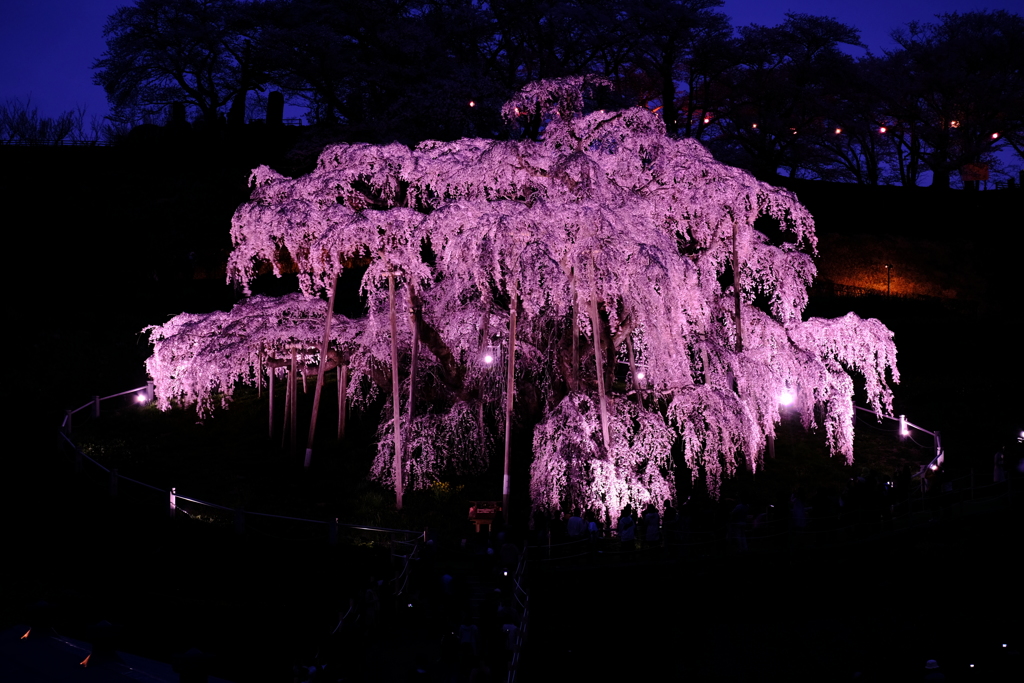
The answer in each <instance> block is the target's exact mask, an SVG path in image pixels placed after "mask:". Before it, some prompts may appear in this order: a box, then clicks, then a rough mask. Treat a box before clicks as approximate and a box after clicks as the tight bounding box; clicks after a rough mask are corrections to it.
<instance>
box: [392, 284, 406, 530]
mask: <svg viewBox="0 0 1024 683" xmlns="http://www.w3.org/2000/svg"><path fill="white" fill-rule="evenodd" d="M388 306H389V314H390V318H391V402H392V404H394V405H393V407H394V410H393V416H394V417H393V419H394V424H393V425H392V431H393V433H394V440H395V462H394V465H393V468H394V474H395V507H397V508H398V509H399V510H401V509H402V489H403V482H402V474H403V473H402V424H401V422H402V407H401V405H400V401H399V386H398V324H397V323H396V322H395V274H394V273H390V274H389V275H388Z"/></svg>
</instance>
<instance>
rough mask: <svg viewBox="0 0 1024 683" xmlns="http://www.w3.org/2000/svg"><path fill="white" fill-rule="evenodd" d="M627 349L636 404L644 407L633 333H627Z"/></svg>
mask: <svg viewBox="0 0 1024 683" xmlns="http://www.w3.org/2000/svg"><path fill="white" fill-rule="evenodd" d="M626 351H627V352H628V353H629V374H630V375H631V376H632V377H633V391H634V392H635V393H636V404H637V405H638V406H640V407H641V408H643V407H644V396H643V394H641V393H640V378H639V377H637V372H636V356H635V355H634V354H633V335H632V334H628V335H626Z"/></svg>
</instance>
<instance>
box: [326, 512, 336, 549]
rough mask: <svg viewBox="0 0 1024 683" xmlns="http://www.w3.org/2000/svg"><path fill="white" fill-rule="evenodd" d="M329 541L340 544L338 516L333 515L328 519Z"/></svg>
mask: <svg viewBox="0 0 1024 683" xmlns="http://www.w3.org/2000/svg"><path fill="white" fill-rule="evenodd" d="M327 543H329V544H330V545H337V544H338V518H337V517H331V518H330V519H329V520H327Z"/></svg>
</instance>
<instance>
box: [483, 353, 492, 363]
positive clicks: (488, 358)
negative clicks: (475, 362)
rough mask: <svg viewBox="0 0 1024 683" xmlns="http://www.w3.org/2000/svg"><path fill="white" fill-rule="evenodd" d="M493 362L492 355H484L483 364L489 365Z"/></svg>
mask: <svg viewBox="0 0 1024 683" xmlns="http://www.w3.org/2000/svg"><path fill="white" fill-rule="evenodd" d="M493 362H494V356H492V355H491V354H487V355H486V356H484V363H485V364H487V365H490V364H491V363H493Z"/></svg>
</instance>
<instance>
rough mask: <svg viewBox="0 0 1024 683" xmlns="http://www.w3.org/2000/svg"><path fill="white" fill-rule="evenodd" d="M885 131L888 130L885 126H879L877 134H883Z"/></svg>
mask: <svg viewBox="0 0 1024 683" xmlns="http://www.w3.org/2000/svg"><path fill="white" fill-rule="evenodd" d="M887 130H889V129H888V128H886V127H885V126H881V127H879V129H878V132H879V133H884V132H885V131H887Z"/></svg>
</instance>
